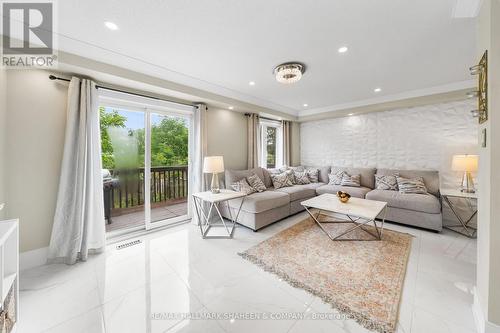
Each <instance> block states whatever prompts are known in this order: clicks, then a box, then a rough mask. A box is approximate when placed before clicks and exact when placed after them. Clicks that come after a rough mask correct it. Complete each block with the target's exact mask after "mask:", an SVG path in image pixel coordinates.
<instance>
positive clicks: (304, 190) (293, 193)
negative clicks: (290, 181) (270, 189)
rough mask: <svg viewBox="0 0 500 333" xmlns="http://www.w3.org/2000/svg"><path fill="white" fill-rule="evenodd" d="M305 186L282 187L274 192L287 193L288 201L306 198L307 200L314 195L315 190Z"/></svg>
mask: <svg viewBox="0 0 500 333" xmlns="http://www.w3.org/2000/svg"><path fill="white" fill-rule="evenodd" d="M307 185H309V184H307ZM307 185H293V186H291V187H282V188H279V189H276V190H275V191H276V192H283V193H287V194H288V195H290V201H295V200H300V199H306V198H307V199H308V198H312V197H314V196H315V195H316V190H315V189H314V188H312V187H308V186H307Z"/></svg>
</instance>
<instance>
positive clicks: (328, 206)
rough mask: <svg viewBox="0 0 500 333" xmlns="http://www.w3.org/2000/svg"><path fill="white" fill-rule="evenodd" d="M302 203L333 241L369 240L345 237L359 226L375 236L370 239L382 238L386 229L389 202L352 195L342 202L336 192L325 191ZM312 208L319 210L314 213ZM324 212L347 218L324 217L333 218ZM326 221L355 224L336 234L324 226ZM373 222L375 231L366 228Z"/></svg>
mask: <svg viewBox="0 0 500 333" xmlns="http://www.w3.org/2000/svg"><path fill="white" fill-rule="evenodd" d="M301 204H302V206H304V208H305V209H306V211H307V212H308V213H309V215H310V216H311V218H312V219H313V220H314V222H316V224H317V225H318V226H319V227H320V228H321V230H323V232H324V233H325V234H327V235H328V237H330V239H331V240H333V241H362V240H368V239H359V238H356V239H353V238H343V237H344V236H346V235H347V234H349V233H351V232H353V231H354V230H356V229H358V228H359V229H361V230H363V231H365V232H366V233H367V234H369V235H371V236H372V237H373V238H372V239H370V240H382V231H383V229H384V222H385V217H386V215H387V209H388V206H387V202H383V201H375V200H366V199H360V198H352V197H351V198H350V199H349V201H348V202H346V203H342V202H340V200H339V199H338V198H337V196H336V195H335V194H330V193H325V194H322V195H320V196H317V197H314V198H311V199H308V200H306V201H303V202H301ZM312 209H315V210H317V211H318V212H317V213H316V214H314V213H313V211H312ZM323 212H329V213H333V214H334V215H341V216H342V217H345V218H342V219H334V220H332V219H322V217H328V218H331V216H329V215H327V214H323ZM382 212H383V218H382V219H381V221H378V222H377V217H378V216H379V215H380V214H381V213H382ZM325 223H351V224H352V225H353V226H352V227H351V228H349V229H347V230H345V231H342V232H340V233H338V234H336V235H334V234H331V233H330V232H328V230H326V229H325V227H324V226H323V224H325ZM371 223H373V225H374V226H375V232H373V230H369V229H367V228H365V226H367V225H368V224H371ZM377 223H378V224H377Z"/></svg>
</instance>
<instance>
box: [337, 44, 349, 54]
mask: <svg viewBox="0 0 500 333" xmlns="http://www.w3.org/2000/svg"><path fill="white" fill-rule="evenodd" d="M347 50H348V48H347V46H342V47H341V48H339V53H346V52H347Z"/></svg>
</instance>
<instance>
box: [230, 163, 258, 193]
mask: <svg viewBox="0 0 500 333" xmlns="http://www.w3.org/2000/svg"><path fill="white" fill-rule="evenodd" d="M252 174H256V175H257V176H259V178H260V179H261V180H262V181H263V182H264V183H265V180H264V173H263V172H262V168H254V169H248V170H226V171H225V181H226V188H228V189H230V188H231V185H232V184H234V183H236V182H237V181H238V180H241V179H243V178H247V177H250V176H251V175H252Z"/></svg>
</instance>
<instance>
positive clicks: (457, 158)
mask: <svg viewBox="0 0 500 333" xmlns="http://www.w3.org/2000/svg"><path fill="white" fill-rule="evenodd" d="M478 160H479V157H478V156H477V155H454V156H453V161H452V162H451V169H452V170H453V171H469V172H474V171H477V166H478Z"/></svg>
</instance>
